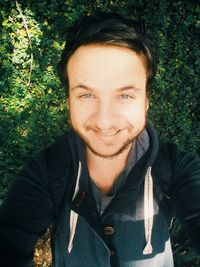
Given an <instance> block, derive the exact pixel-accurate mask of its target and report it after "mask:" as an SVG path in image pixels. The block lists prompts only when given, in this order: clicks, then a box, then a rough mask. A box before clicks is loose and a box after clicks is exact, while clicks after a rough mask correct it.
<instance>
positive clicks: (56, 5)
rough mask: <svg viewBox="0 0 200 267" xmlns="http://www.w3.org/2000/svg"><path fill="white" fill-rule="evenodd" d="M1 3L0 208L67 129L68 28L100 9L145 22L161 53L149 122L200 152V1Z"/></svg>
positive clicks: (169, 137) (166, 135)
mask: <svg viewBox="0 0 200 267" xmlns="http://www.w3.org/2000/svg"><path fill="white" fill-rule="evenodd" d="M1 2H2V3H1V8H0V23H1V27H0V31H1V32H0V58H1V60H0V76H1V80H0V202H1V201H2V199H3V197H4V195H5V192H6V190H7V187H8V184H9V181H11V180H12V178H13V177H14V175H15V174H16V173H17V172H18V170H19V169H20V168H21V167H22V166H23V165H24V162H25V161H26V160H27V159H28V158H29V157H31V155H32V154H33V153H34V152H36V151H38V150H40V149H41V148H42V147H45V146H47V145H48V144H50V143H52V142H53V140H54V139H55V138H56V137H57V136H59V135H61V134H62V132H64V131H65V130H66V129H67V127H68V125H67V110H66V107H65V93H64V90H63V89H62V88H61V86H60V83H59V81H58V78H57V74H56V63H57V62H58V59H59V56H60V53H61V49H62V48H63V45H64V42H65V33H66V29H67V27H68V26H69V25H71V24H72V23H73V22H74V21H75V20H76V19H77V18H78V17H80V15H82V14H83V13H87V14H88V13H91V12H92V11H93V10H95V9H96V8H99V9H101V10H104V11H107V10H110V11H115V12H119V13H121V14H125V15H127V16H129V17H134V18H142V19H144V20H145V21H146V23H147V25H148V27H149V28H150V29H151V31H152V33H153V35H154V36H155V38H156V40H157V42H158V45H159V54H160V65H159V70H158V75H157V82H156V84H155V86H154V90H153V91H152V94H151V105H150V112H149V118H150V120H151V121H152V122H153V124H154V126H155V127H156V129H157V130H158V132H159V133H160V134H161V136H162V137H163V138H164V139H165V140H168V141H172V142H175V143H177V144H178V145H179V146H180V147H181V148H183V149H187V150H191V151H195V152H197V153H200V112H199V111H200V109H199V104H200V86H199V80H198V75H197V74H199V70H200V50H199V37H200V36H199V31H200V19H199V18H200V6H199V5H198V4H197V2H198V1H187V0H182V1H165V0H152V1H148V0H144V1H141V0H137V1H136V0H135V1H133V0H132V1H131V0H130V1H128V0H127V1H120V0H119V1H117V0H116V1H114V0H113V1H103V0H96V1H89V0H88V1H63V0H43V1H39V0H35V1H20V0H18V1H9V0H4V1H1ZM179 248H180V246H179ZM187 255H188V254H187ZM181 264H182V265H181V266H183V263H181ZM190 266H191V265H190Z"/></svg>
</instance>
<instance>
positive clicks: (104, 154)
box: [83, 139, 133, 159]
mask: <svg viewBox="0 0 200 267" xmlns="http://www.w3.org/2000/svg"><path fill="white" fill-rule="evenodd" d="M83 141H84V142H85V144H86V146H87V147H88V149H89V150H90V151H91V152H92V153H93V154H94V155H96V156H98V157H101V158H107V159H112V158H115V157H117V156H119V155H120V154H122V153H123V152H125V151H127V150H128V149H129V148H130V147H131V144H132V141H133V139H131V140H127V141H126V142H124V143H123V144H122V145H121V146H120V147H112V148H111V147H110V148H108V147H106V148H105V149H102V146H103V145H102V146H101V148H99V149H98V148H97V147H96V146H92V145H91V144H90V143H89V142H87V141H86V140H83ZM104 146H105V145H104Z"/></svg>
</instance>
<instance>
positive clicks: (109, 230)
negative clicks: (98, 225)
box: [104, 226, 115, 235]
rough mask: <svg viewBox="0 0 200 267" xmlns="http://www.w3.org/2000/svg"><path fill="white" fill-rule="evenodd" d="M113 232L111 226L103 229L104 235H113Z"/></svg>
mask: <svg viewBox="0 0 200 267" xmlns="http://www.w3.org/2000/svg"><path fill="white" fill-rule="evenodd" d="M114 232H115V230H114V228H113V227H112V226H106V227H105V228H104V234H105V235H113V234H114Z"/></svg>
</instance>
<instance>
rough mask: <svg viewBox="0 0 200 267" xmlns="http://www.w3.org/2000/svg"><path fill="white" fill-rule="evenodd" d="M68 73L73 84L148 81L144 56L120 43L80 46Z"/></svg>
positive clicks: (120, 83)
mask: <svg viewBox="0 0 200 267" xmlns="http://www.w3.org/2000/svg"><path fill="white" fill-rule="evenodd" d="M67 75H68V78H69V84H70V85H72V84H73V85H74V83H77V82H79V83H85V82H86V83H87V82H88V83H90V84H91V85H93V84H94V85H95V87H96V85H98V86H101V87H102V86H104V87H105V86H108V85H109V86H110V87H111V86H113V87H122V86H124V82H126V83H141V80H143V82H144V81H145V82H146V70H145V64H144V62H143V59H142V57H141V56H139V55H138V54H136V53H135V52H134V51H132V50H131V49H129V48H125V47H120V46H117V45H86V46H81V47H79V48H78V49H77V50H76V51H75V52H74V54H73V55H72V56H71V57H70V59H69V62H68V65H67Z"/></svg>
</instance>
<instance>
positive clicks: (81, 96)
mask: <svg viewBox="0 0 200 267" xmlns="http://www.w3.org/2000/svg"><path fill="white" fill-rule="evenodd" d="M92 97H93V96H92V95H91V94H83V95H80V98H84V99H88V98H92Z"/></svg>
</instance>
